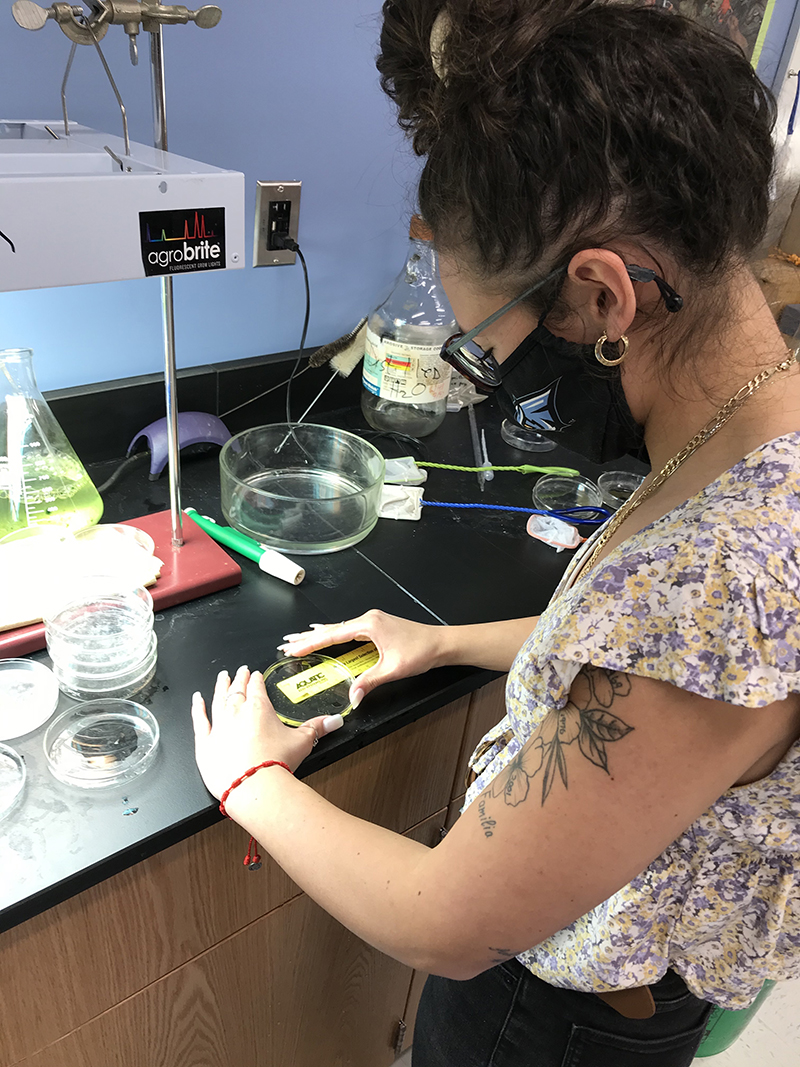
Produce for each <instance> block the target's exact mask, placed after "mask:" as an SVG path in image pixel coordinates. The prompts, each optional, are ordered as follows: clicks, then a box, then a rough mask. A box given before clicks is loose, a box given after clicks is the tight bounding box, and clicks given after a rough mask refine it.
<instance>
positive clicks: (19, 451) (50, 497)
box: [0, 349, 103, 538]
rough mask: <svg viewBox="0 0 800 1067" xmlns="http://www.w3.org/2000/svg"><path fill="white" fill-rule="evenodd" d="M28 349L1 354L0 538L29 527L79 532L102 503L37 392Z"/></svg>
mask: <svg viewBox="0 0 800 1067" xmlns="http://www.w3.org/2000/svg"><path fill="white" fill-rule="evenodd" d="M32 355H33V354H32V353H31V351H30V350H29V349H11V350H7V351H5V352H0V538H2V537H5V536H6V535H7V534H10V533H14V532H16V531H17V530H23V529H25V528H26V527H28V526H37V525H39V524H41V523H47V524H57V525H59V526H65V527H66V528H67V529H71V530H79V529H82V528H83V527H84V526H91V525H93V524H94V523H96V522H99V520H100V517H101V516H102V514H103V501H102V499H101V498H100V494H99V493H98V492H97V489H96V488H95V486H94V484H93V482H92V480H91V478H90V477H89V475H88V474H87V473H86V470H85V468H84V466H83V464H82V463H81V461H80V460H79V459H78V457H77V455H76V454H75V451H74V449H73V448H72V445H70V443H69V441H68V440H67V438H66V436H65V434H64V431H63V430H62V429H61V427H60V426H59V424H58V422H57V420H56V418H55V416H54V415H53V413H52V411H51V410H50V408H49V406H48V404H47V401H46V400H45V399H44V397H43V396H42V394H41V393H40V392H39V389H38V386H37V385H36V378H35V376H34V373H33V366H32Z"/></svg>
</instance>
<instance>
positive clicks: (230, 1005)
mask: <svg viewBox="0 0 800 1067" xmlns="http://www.w3.org/2000/svg"><path fill="white" fill-rule="evenodd" d="M493 685H494V686H496V685H497V683H493ZM489 689H491V687H487V690H489ZM487 690H479V691H477V693H475V694H473V696H472V697H471V698H466V697H465V698H463V699H461V700H458V701H455V702H454V703H452V704H449V705H448V706H447V707H445V708H442V709H440V710H439V711H438V712H435V713H433V714H431V715H429V716H427V717H426V718H424V719H421V720H419V721H418V722H416V723H413V724H411V725H410V726H407V727H404V728H403V729H401V730H398V731H397V732H396V733H395V734H392V735H390V736H389V737H387V738H384V739H383V740H381V741H377V742H375V743H374V744H373V745H370V746H368V747H367V748H365V749H363V750H361V751H360V752H357V753H355V754H354V755H352V756H350V757H348V758H346V759H344V760H341V761H340V762H339V763H337V764H334V765H333V766H331V767H328V768H326V769H325V770H323V771H320V772H318V773H317V774H315V775H313V776H312V777H311V779H309V781H310V783H311V784H312V785H313V786H314V787H315V788H316V789H317V790H318V791H319V792H320V793H322V794H323V795H324V796H326V797H327V798H328V799H330V800H331V801H332V802H333V803H335V804H337V805H339V806H340V807H342V808H344V809H346V810H348V811H351V812H353V813H354V814H356V815H358V816H360V817H361V818H365V819H369V820H371V821H374V822H378V823H380V824H382V825H384V826H387V827H390V828H391V829H393V830H396V831H398V832H405V833H408V834H409V836H413V837H414V838H415V839H417V840H421V841H424V842H425V843H426V844H429V845H434V844H435V843H436V842H437V841H438V840H439V838H440V831H441V828H442V827H443V826H444V824H445V821H446V819H447V814H448V808H449V806H450V802H451V800H452V799H453V797H454V795H457V794H458V793H460V792H462V791H463V789H462V786H461V782H460V780H459V779H458V777H457V772H458V771H459V770H460V766H461V763H462V762H465V759H466V757H465V756H464V748H465V745H466V744H467V739H468V736H469V737H471V736H472V735H473V734H474V732H475V730H476V729H477V728H478V726H477V723H478V721H479V720H480V721H483V718H485V717H486V715H487V711H486V707H487V706H488V705H487V697H486V693H487ZM481 694H484V695H483V696H481ZM501 714H502V712H501ZM498 717H499V716H498ZM490 725H491V724H490ZM481 732H482V731H481ZM243 847H246V834H245V833H244V831H243V830H241V829H240V828H239V827H237V826H235V825H234V824H232V823H229V822H224V823H219V824H217V825H215V826H213V827H211V828H210V829H208V830H205V831H203V832H202V833H200V834H197V835H196V836H194V837H192V838H189V839H188V840H187V841H184V842H181V843H180V844H179V845H175V846H174V847H172V848H170V849H167V850H166V851H165V852H163V853H160V854H159V855H157V856H153V857H151V858H150V859H148V860H145V861H144V862H142V863H140V864H139V865H138V866H136V867H134V868H132V869H130V870H128V871H124V872H122V873H121V874H119V875H116V876H114V877H113V878H110V879H108V880H107V881H106V882H104V883H102V884H101V885H98V886H96V887H94V888H93V889H90V890H87V891H86V892H85V893H82V894H81V895H80V896H78V897H75V898H73V899H72V900H69V901H66V902H65V903H63V904H60V905H58V906H57V907H55V908H53V909H51V910H50V911H48V912H45V913H44V914H42V915H40V916H38V917H36V918H35V919H32V920H30V921H29V922H27V923H25V924H23V925H22V926H20V927H17V928H16V929H14V930H10V931H8V932H7V933H6V934H3V935H0V973H2V976H3V978H2V997H0V1067H11V1065H15V1067H383V1065H386V1067H388V1065H389V1064H391V1063H392V1061H393V1059H394V1057H395V1050H394V1046H395V1041H396V1032H397V1025H398V1023H399V1022H400V1020H402V1019H403V1018H404V1016H406V1013H407V1009H408V1008H410V1007H414V1008H415V1004H414V997H415V996H418V993H417V988H418V987H421V978H419V979H417V980H416V981H414V982H413V984H412V979H413V978H414V976H413V974H412V972H411V970H410V969H409V968H408V967H405V966H404V965H402V964H400V963H397V962H396V961H394V960H392V959H389V958H388V957H387V956H384V955H382V954H381V953H379V952H377V951H376V950H374V949H372V948H370V947H369V946H368V945H366V944H365V943H364V942H362V941H361V940H360V939H359V938H357V937H355V936H354V935H353V934H351V933H350V932H349V931H347V930H345V929H344V928H343V927H342V926H340V925H339V924H338V923H337V922H336V921H335V920H333V919H331V918H330V916H328V915H327V914H326V913H325V912H323V911H322V910H321V909H320V908H318V907H317V905H315V904H314V903H313V902H312V901H311V900H309V899H308V898H307V897H306V896H305V895H304V894H303V893H301V892H300V890H299V889H298V887H297V886H296V885H294V884H293V883H292V882H291V880H290V879H289V878H288V877H287V876H286V875H285V874H284V873H283V872H282V871H281V870H280V869H279V868H278V867H277V866H276V865H275V864H273V863H271V862H269V861H266V862H265V863H264V866H263V868H262V870H261V871H260V872H258V874H252V873H250V872H246V871H244V870H243V868H242V864H241V854H242V848H243Z"/></svg>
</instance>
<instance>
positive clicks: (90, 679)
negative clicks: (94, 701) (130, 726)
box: [51, 633, 158, 700]
mask: <svg viewBox="0 0 800 1067" xmlns="http://www.w3.org/2000/svg"><path fill="white" fill-rule="evenodd" d="M51 654H52V653H51ZM157 660H158V639H157V638H156V635H155V634H154V633H153V634H150V638H149V643H148V649H147V653H146V655H145V656H144V657H143V658H141V659H139V660H137V662H136V663H134V664H128V665H126V666H125V667H124V668H116V667H115V668H113V669H110V670H109V669H107V668H108V664H103V663H101V664H99V665H92V664H87V663H83V662H79V661H78V660H76V659H74V658H71V659H68V660H66V661H64V662H63V663H62V662H58V661H57V660H56V659H55V657H54V658H53V673H54V675H55V677H56V680H57V681H58V687H59V689H60V690H61V692H62V693H66V694H67V696H70V697H74V698H75V699H76V700H89V699H91V698H92V697H101V696H105V697H132V696H135V695H136V694H137V693H140V692H141V691H142V690H143V689H144V688H145V686H146V685H147V684H148V683H149V682H151V681H152V679H153V676H154V674H155V673H156V663H157Z"/></svg>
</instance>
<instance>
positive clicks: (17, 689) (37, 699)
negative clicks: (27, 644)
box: [0, 659, 58, 741]
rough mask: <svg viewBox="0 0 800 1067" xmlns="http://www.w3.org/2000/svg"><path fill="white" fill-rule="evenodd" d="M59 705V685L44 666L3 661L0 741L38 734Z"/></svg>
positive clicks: (1, 664)
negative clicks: (37, 731)
mask: <svg viewBox="0 0 800 1067" xmlns="http://www.w3.org/2000/svg"><path fill="white" fill-rule="evenodd" d="M57 704H58V681H57V680H56V678H55V676H54V674H53V672H52V671H51V670H50V669H49V668H47V667H45V665H44V664H43V663H38V662H37V661H36V660H32V659H3V660H0V741H9V740H10V739H11V738H12V737H24V736H25V734H29V733H31V731H33V730H38V729H39V727H40V726H41V725H42V723H45V722H47V720H48V719H49V718H50V716H51V715H52V714H53V712H54V711H55V710H56V705H57Z"/></svg>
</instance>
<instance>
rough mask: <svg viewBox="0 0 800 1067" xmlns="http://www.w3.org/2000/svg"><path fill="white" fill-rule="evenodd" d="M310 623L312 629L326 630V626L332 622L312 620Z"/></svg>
mask: <svg viewBox="0 0 800 1067" xmlns="http://www.w3.org/2000/svg"><path fill="white" fill-rule="evenodd" d="M308 625H309V627H310V628H311V629H312V630H324V629H325V627H326V626H330V623H327V622H310V623H309V624H308Z"/></svg>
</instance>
